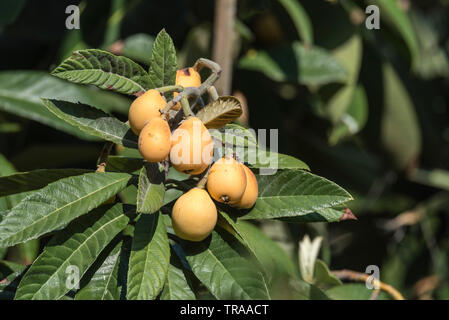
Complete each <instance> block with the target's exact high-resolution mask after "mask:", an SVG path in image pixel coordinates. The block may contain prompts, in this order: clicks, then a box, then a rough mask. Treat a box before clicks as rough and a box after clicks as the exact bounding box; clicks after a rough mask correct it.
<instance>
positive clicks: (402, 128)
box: [380, 64, 422, 169]
mask: <svg viewBox="0 0 449 320" xmlns="http://www.w3.org/2000/svg"><path fill="white" fill-rule="evenodd" d="M382 69H383V85H384V110H383V113H382V122H381V128H380V138H381V141H382V144H383V146H384V147H385V149H386V150H387V151H388V153H389V154H390V156H391V157H392V159H393V164H394V165H395V166H396V168H398V169H404V168H406V167H407V165H408V164H409V163H410V162H411V161H414V160H415V159H416V157H417V156H418V154H419V153H420V151H421V143H422V142H421V130H420V126H419V121H418V117H417V114H416V111H415V107H414V105H413V100H412V99H411V97H410V96H409V94H408V92H407V89H406V87H405V86H404V84H403V83H402V81H401V79H400V78H399V76H398V74H397V73H396V72H395V70H394V69H393V67H392V66H391V65H390V64H384V65H383V68H382Z"/></svg>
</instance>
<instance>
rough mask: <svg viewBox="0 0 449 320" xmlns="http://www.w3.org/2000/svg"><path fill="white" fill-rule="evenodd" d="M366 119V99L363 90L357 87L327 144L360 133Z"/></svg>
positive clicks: (361, 87) (335, 142)
mask: <svg viewBox="0 0 449 320" xmlns="http://www.w3.org/2000/svg"><path fill="white" fill-rule="evenodd" d="M367 119H368V99H367V97H366V93H365V89H364V88H363V86H361V85H359V86H357V87H356V88H355V90H354V95H353V97H352V101H351V103H350V104H349V106H348V109H347V110H346V112H345V113H344V114H343V115H342V117H341V118H340V121H339V122H338V123H337V124H336V125H335V126H334V128H333V129H332V132H331V134H330V135H329V143H330V144H332V145H334V144H337V143H338V142H339V141H340V140H341V139H344V138H345V137H347V136H352V135H355V134H357V133H358V132H360V131H361V130H362V129H363V128H364V126H365V124H366V121H367Z"/></svg>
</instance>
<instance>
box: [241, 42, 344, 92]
mask: <svg viewBox="0 0 449 320" xmlns="http://www.w3.org/2000/svg"><path fill="white" fill-rule="evenodd" d="M239 67H240V68H242V69H248V70H253V71H259V72H262V73H264V74H265V75H266V76H267V77H269V78H271V79H272V80H274V81H293V82H298V83H301V84H306V85H322V84H326V83H331V82H342V81H345V80H346V78H347V73H346V71H345V69H344V68H343V66H342V65H341V64H340V63H339V62H338V61H337V60H335V59H334V58H333V57H332V56H331V55H330V54H329V53H328V52H327V51H325V50H324V49H322V48H319V47H312V48H305V47H304V46H303V45H302V44H301V43H299V42H293V43H292V45H291V46H288V47H283V48H279V49H275V50H271V51H259V52H253V51H251V52H250V53H249V54H248V55H246V56H245V57H243V58H241V59H240V61H239Z"/></svg>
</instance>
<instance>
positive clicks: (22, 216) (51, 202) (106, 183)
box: [0, 172, 131, 247]
mask: <svg viewBox="0 0 449 320" xmlns="http://www.w3.org/2000/svg"><path fill="white" fill-rule="evenodd" d="M130 178H131V176H130V175H129V174H127V173H109V172H103V173H86V174H83V175H80V176H75V177H69V178H64V179H61V180H58V181H56V182H53V183H50V184H49V185H48V186H46V187H45V188H43V189H41V190H39V191H37V192H35V193H33V194H31V195H30V196H28V197H27V198H25V199H23V200H22V201H21V202H20V203H19V204H18V205H17V206H15V207H14V208H13V209H11V210H10V211H9V213H8V215H7V216H6V217H4V218H3V220H2V221H1V222H0V247H9V246H12V245H14V244H17V243H21V242H25V241H27V240H31V239H35V238H37V237H39V236H41V235H43V234H46V233H48V232H50V231H53V230H55V229H58V228H61V227H64V226H65V225H67V224H68V223H69V222H70V221H71V220H73V219H75V218H77V217H79V216H81V215H83V214H85V213H87V212H89V211H90V210H92V209H93V208H95V207H97V206H99V205H100V204H102V203H103V202H105V201H106V200H107V199H109V198H110V197H112V196H113V195H115V194H116V193H117V192H119V191H120V190H122V189H124V188H125V187H126V185H127V183H128V181H129V180H130Z"/></svg>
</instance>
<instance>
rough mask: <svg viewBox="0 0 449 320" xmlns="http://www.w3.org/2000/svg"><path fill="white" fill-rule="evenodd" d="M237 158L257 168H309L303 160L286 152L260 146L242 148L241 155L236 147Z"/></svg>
mask: <svg viewBox="0 0 449 320" xmlns="http://www.w3.org/2000/svg"><path fill="white" fill-rule="evenodd" d="M237 155H238V156H239V159H241V160H242V161H243V162H245V163H247V164H248V166H249V167H251V168H258V169H266V170H269V169H275V170H278V169H304V170H309V171H310V168H309V166H308V165H307V164H306V163H304V162H303V161H301V160H299V159H297V158H295V157H292V156H289V155H287V154H282V153H276V152H270V151H267V150H264V149H262V148H253V147H249V148H246V149H243V155H242V156H240V152H239V150H238V149H237Z"/></svg>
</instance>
